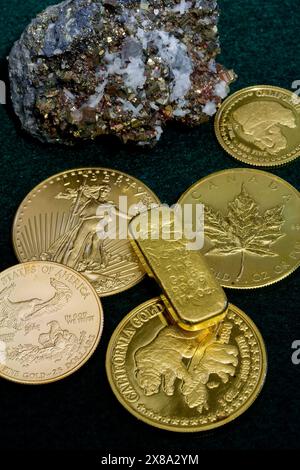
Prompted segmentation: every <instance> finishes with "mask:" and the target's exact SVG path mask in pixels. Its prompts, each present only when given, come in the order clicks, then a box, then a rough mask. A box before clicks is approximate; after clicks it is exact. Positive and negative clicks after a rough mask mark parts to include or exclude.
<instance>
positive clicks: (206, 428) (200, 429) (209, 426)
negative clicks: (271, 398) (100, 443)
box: [105, 297, 268, 433]
mask: <svg viewBox="0 0 300 470" xmlns="http://www.w3.org/2000/svg"><path fill="white" fill-rule="evenodd" d="M157 302H161V299H160V298H159V297H156V298H154V299H151V300H148V301H147V302H144V303H143V304H141V305H139V306H138V307H136V308H135V309H133V310H132V311H131V312H130V313H129V314H128V315H126V317H124V318H123V320H122V321H121V322H120V323H119V325H118V326H117V328H116V329H115V331H114V333H113V334H112V337H111V339H110V341H109V344H108V348H107V353H106V362H105V366H106V374H107V378H108V382H109V384H110V386H111V389H112V391H113V393H114V395H115V396H116V398H117V400H118V401H119V403H120V404H121V405H122V406H123V407H124V408H125V409H126V410H127V411H129V413H130V414H132V415H133V416H134V417H135V418H137V419H138V420H139V421H142V422H144V423H146V424H149V425H150V426H153V427H155V428H159V429H163V430H166V431H172V432H177V433H196V432H203V431H209V430H211V429H216V428H219V427H221V426H223V425H225V424H227V423H230V422H231V421H234V420H235V419H236V418H238V417H239V416H241V415H242V414H243V413H244V412H245V411H247V410H248V408H250V406H251V405H252V404H253V403H254V402H255V400H256V399H257V397H258V396H259V394H260V392H261V390H262V388H263V386H264V383H265V379H266V375H267V368H268V359H267V351H266V346H265V343H264V340H263V338H262V335H261V333H260V331H259V330H258V328H257V326H256V325H255V323H254V322H253V321H252V320H251V319H250V318H249V317H248V315H246V314H245V313H244V312H243V311H242V310H240V309H239V308H238V307H236V306H235V305H233V304H229V308H231V309H232V310H233V311H234V313H237V314H239V315H240V316H241V317H242V319H243V320H244V321H245V322H246V323H248V325H249V326H250V328H251V329H252V331H253V332H254V333H255V335H256V337H257V340H258V343H259V345H260V352H261V361H262V368H261V373H260V378H259V382H258V384H257V386H256V389H255V391H254V393H253V394H252V395H251V396H250V398H249V400H248V401H247V402H246V403H245V404H244V405H243V406H242V407H241V408H240V409H239V410H237V411H236V412H234V413H232V415H230V416H228V417H227V418H225V419H223V420H221V421H219V422H217V423H213V424H207V425H205V426H199V427H185V428H180V427H171V426H168V425H164V424H159V423H157V422H156V421H151V420H150V419H148V418H147V417H146V416H143V415H141V414H139V413H138V412H137V411H135V410H134V409H133V408H131V407H130V406H129V405H128V404H127V403H126V401H125V400H124V399H123V397H122V395H121V394H120V392H119V390H118V388H117V387H116V385H115V383H114V380H113V375H112V367H111V364H112V361H111V355H112V352H113V348H114V346H115V339H116V338H117V337H118V335H119V333H120V332H121V331H122V329H123V327H124V325H125V324H126V322H127V321H128V320H129V319H130V318H132V317H133V316H134V315H135V314H136V313H137V312H138V311H140V309H141V308H147V307H150V306H151V305H153V304H156V303H157Z"/></svg>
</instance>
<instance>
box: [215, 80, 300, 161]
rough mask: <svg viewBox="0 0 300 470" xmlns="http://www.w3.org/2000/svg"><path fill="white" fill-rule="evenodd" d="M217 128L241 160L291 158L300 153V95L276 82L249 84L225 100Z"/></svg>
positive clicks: (223, 141)
mask: <svg viewBox="0 0 300 470" xmlns="http://www.w3.org/2000/svg"><path fill="white" fill-rule="evenodd" d="M215 131H216V135H217V138H218V140H219V142H220V144H221V145H222V147H223V148H224V149H225V150H226V152H228V153H229V154H230V155H232V156H233V157H234V158H236V159H237V160H240V161H241V162H244V163H248V164H249V165H255V166H266V167H267V166H277V165H282V164H284V163H287V162H290V161H291V160H294V159H295V158H297V157H299V155H300V98H299V97H298V96H297V95H296V94H295V93H293V92H291V91H289V90H285V89H283V88H277V87H274V86H253V87H249V88H245V89H243V90H240V91H238V92H237V93H234V94H233V95H232V96H230V97H229V98H228V99H227V100H226V101H225V102H224V103H223V104H222V106H221V107H220V109H219V111H218V113H217V115H216V120H215Z"/></svg>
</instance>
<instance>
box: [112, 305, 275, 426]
mask: <svg viewBox="0 0 300 470" xmlns="http://www.w3.org/2000/svg"><path fill="white" fill-rule="evenodd" d="M164 308H165V307H164V306H163V303H162V301H161V300H160V299H158V298H157V299H152V300H150V301H148V302H146V303H144V304H143V305H140V306H139V307H137V308H136V309H135V310H133V311H132V312H131V313H130V314H129V315H127V317H126V318H124V319H123V321H122V322H121V323H120V325H119V326H118V328H117V329H116V331H115V332H114V334H113V336H112V338H111V341H110V344H109V347H108V351H107V359H106V369H107V375H108V379H109V382H110V385H111V387H112V390H113V392H114V393H115V395H116V397H117V399H118V400H119V401H120V403H121V404H122V405H123V406H124V407H125V408H126V409H127V410H128V411H129V412H130V413H132V414H133V415H134V416H135V417H136V418H138V419H141V420H142V421H145V422H146V423H148V424H151V425H152V426H156V427H158V428H162V429H167V430H169V431H177V432H196V431H205V430H208V429H212V428H216V427H219V426H222V425H223V424H226V423H228V422H229V421H232V420H233V419H235V418H237V417H238V416H239V415H241V414H242V413H243V412H244V411H246V409H247V408H249V406H250V405H251V404H252V403H253V402H254V400H255V399H256V398H257V396H258V394H259V392H260V390H261V388H262V386H263V384H264V380H265V376H266V368H267V358H266V351H265V346H264V343H263V340H262V337H261V335H260V333H259V332H258V330H257V328H256V326H255V325H254V324H253V322H252V321H251V320H250V319H249V318H248V317H247V315H245V314H244V313H243V312H241V310H239V309H238V308H236V307H234V306H233V305H230V306H229V310H228V315H227V318H226V320H224V321H223V322H222V323H220V324H219V325H217V326H215V327H210V328H208V329H206V330H201V331H200V332H199V331H198V332H188V331H185V330H182V329H180V328H179V327H178V326H175V325H168V324H167V323H166V322H165V321H164V317H163V311H164Z"/></svg>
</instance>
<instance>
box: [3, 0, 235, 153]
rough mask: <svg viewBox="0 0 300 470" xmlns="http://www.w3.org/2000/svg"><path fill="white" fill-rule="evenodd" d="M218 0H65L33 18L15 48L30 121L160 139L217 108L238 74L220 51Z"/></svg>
mask: <svg viewBox="0 0 300 470" xmlns="http://www.w3.org/2000/svg"><path fill="white" fill-rule="evenodd" d="M218 18H219V11H218V7H217V2H216V1H215V0H190V1H187V0H149V1H146V0H141V1H136V0H94V1H93V0H67V1H65V2H63V3H61V4H59V5H55V6H51V7H49V8H47V9H46V10H45V11H44V12H43V13H41V14H39V15H38V16H37V18H36V19H34V20H33V21H32V23H31V24H30V25H29V26H28V27H27V29H26V30H25V31H24V33H23V34H22V36H21V38H20V40H19V41H17V42H16V43H15V45H14V47H13V49H12V51H11V53H10V56H9V69H10V79H11V90H12V101H13V105H14V108H15V111H16V113H17V115H18V116H19V118H20V120H21V123H22V125H23V127H24V128H25V129H26V130H27V131H28V132H30V133H31V134H32V135H34V136H35V137H38V138H39V139H40V140H42V141H46V142H59V143H65V144H72V143H74V142H76V141H79V140H88V139H94V138H96V137H97V136H99V135H103V134H114V135H117V136H118V137H119V138H121V139H122V140H123V141H124V142H128V141H133V142H135V143H137V144H139V145H153V144H155V143H156V142H157V141H158V140H159V138H160V136H161V134H162V128H163V125H164V123H165V122H166V121H168V120H171V119H173V120H177V121H181V122H184V123H186V124H188V125H197V124H199V123H202V122H204V121H206V120H207V119H208V117H209V116H212V115H213V114H214V113H215V112H216V109H217V106H218V104H219V103H220V102H221V100H222V98H225V96H226V95H227V93H228V83H229V82H230V81H231V80H232V79H233V77H234V74H233V73H231V72H228V71H226V70H225V69H224V68H223V67H221V66H220V65H218V64H216V61H215V57H216V55H217V54H218V53H219V52H220V49H219V40H218V30H217V23H218Z"/></svg>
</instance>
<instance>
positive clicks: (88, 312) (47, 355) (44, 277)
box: [0, 261, 103, 384]
mask: <svg viewBox="0 0 300 470" xmlns="http://www.w3.org/2000/svg"><path fill="white" fill-rule="evenodd" d="M102 329H103V312H102V306H101V303H100V300H99V297H98V295H97V293H96V291H95V290H94V289H93V288H92V286H91V285H90V283H89V282H88V281H87V280H86V279H85V278H84V277H83V276H81V275H80V274H78V273H77V272H76V271H74V270H73V269H70V268H67V267H65V266H62V265H59V264H56V263H49V262H42V261H35V262H31V263H24V264H20V265H17V266H14V267H11V268H9V269H7V270H6V271H4V272H2V273H1V274H0V376H1V377H3V378H5V379H8V380H12V381H13V382H19V383H23V384H46V383H49V382H55V381H57V380H60V379H63V378H64V377H67V376H68V375H71V374H73V372H75V371H76V370H78V369H79V368H80V367H81V366H82V365H83V364H85V362H86V361H87V360H88V359H89V358H90V357H91V355H92V354H93V352H94V351H95V349H96V347H97V346H98V343H99V341H100V337H101V334H102Z"/></svg>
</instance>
